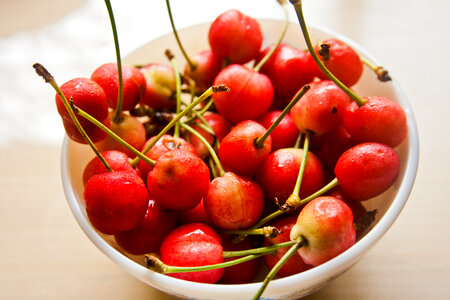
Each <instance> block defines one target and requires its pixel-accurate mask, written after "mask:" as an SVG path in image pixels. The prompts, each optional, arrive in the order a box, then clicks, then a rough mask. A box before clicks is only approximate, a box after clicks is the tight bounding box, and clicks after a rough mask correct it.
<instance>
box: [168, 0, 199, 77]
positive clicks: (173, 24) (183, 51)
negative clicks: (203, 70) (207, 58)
mask: <svg viewBox="0 0 450 300" xmlns="http://www.w3.org/2000/svg"><path fill="white" fill-rule="evenodd" d="M166 5H167V12H168V13H169V19H170V25H172V30H173V34H174V35H175V39H176V40H177V44H178V46H179V47H180V50H181V53H183V56H184V57H185V58H186V60H187V62H188V64H189V67H190V68H191V70H192V71H195V69H196V68H197V64H196V63H195V62H193V61H192V60H191V59H190V58H189V55H187V52H186V51H185V49H184V47H183V45H182V44H181V40H180V37H179V36H178V32H177V29H176V28H175V23H174V21H173V16H172V9H171V8H170V1H169V0H166Z"/></svg>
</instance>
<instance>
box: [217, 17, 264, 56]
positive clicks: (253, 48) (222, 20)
mask: <svg viewBox="0 0 450 300" xmlns="http://www.w3.org/2000/svg"><path fill="white" fill-rule="evenodd" d="M208 41H209V45H210V46H211V50H212V51H213V52H214V54H215V55H216V56H218V57H222V58H227V59H228V60H229V61H230V62H231V63H237V64H245V63H247V62H249V61H251V60H252V59H254V58H256V56H257V55H258V53H259V50H260V48H261V45H262V41H263V35H262V31H261V27H260V26H259V24H258V22H257V21H256V20H255V19H253V18H251V17H249V16H246V15H244V14H242V13H241V12H240V11H238V10H236V9H232V10H229V11H226V12H224V13H223V14H221V15H220V16H218V17H217V18H216V20H214V22H213V23H212V24H211V27H210V29H209V33H208Z"/></svg>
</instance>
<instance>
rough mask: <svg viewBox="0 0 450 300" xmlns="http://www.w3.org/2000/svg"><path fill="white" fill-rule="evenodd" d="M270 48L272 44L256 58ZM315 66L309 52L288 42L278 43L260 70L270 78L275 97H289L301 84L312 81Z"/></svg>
mask: <svg viewBox="0 0 450 300" xmlns="http://www.w3.org/2000/svg"><path fill="white" fill-rule="evenodd" d="M272 48H273V45H272V46H269V47H267V48H266V49H265V50H264V51H262V52H261V53H260V55H259V58H258V60H261V59H262V58H263V57H264V56H265V55H266V54H267V53H269V51H271V49H272ZM316 68H317V67H316V63H315V62H314V59H313V58H312V56H311V55H310V54H309V52H306V51H304V50H299V49H297V48H295V47H292V46H290V45H288V44H280V45H279V46H278V47H277V49H276V50H275V52H274V53H273V54H272V56H271V57H270V58H269V60H267V61H266V63H265V64H264V65H263V66H262V68H261V69H260V72H261V73H263V74H266V75H267V76H268V77H269V78H270V80H271V82H272V84H273V88H274V93H275V97H276V98H280V99H285V98H289V99H290V98H292V97H293V96H294V95H295V93H297V91H298V90H299V89H301V88H302V86H304V85H305V84H308V83H310V82H312V81H313V79H314V77H315V76H316V73H317V69H316Z"/></svg>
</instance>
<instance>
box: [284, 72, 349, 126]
mask: <svg viewBox="0 0 450 300" xmlns="http://www.w3.org/2000/svg"><path fill="white" fill-rule="evenodd" d="M310 86H311V89H310V90H309V91H307V92H306V94H305V95H304V96H303V97H302V98H301V99H300V101H298V102H297V103H296V104H295V105H294V107H292V109H291V112H290V113H291V117H292V119H293V120H294V123H295V125H297V128H298V129H299V130H300V132H304V133H306V132H310V133H314V134H315V135H323V134H325V133H327V132H330V131H332V130H334V129H335V128H337V127H338V126H339V125H341V124H342V115H343V114H344V111H345V109H346V107H347V105H348V104H350V101H351V99H350V97H349V96H348V95H347V94H346V93H344V92H343V91H342V90H341V89H340V88H339V87H338V86H337V85H335V84H334V83H333V82H332V81H329V80H325V81H320V82H313V83H311V84H310Z"/></svg>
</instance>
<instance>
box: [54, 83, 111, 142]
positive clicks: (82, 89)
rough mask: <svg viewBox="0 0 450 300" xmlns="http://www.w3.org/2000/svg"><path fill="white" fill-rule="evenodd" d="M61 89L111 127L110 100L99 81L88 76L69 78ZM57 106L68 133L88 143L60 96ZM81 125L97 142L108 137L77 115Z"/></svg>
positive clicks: (74, 138)
mask: <svg viewBox="0 0 450 300" xmlns="http://www.w3.org/2000/svg"><path fill="white" fill-rule="evenodd" d="M61 91H62V93H63V94H64V96H65V97H66V98H67V100H70V99H72V101H73V103H74V104H75V105H76V106H77V107H79V108H80V109H82V110H83V111H85V112H87V113H88V114H90V115H91V116H93V117H94V118H95V119H97V120H99V121H100V122H102V123H104V125H106V126H107V127H109V123H110V119H109V117H108V101H107V98H106V94H105V92H104V91H103V89H102V88H101V86H100V85H98V83H96V82H95V81H92V80H90V79H88V78H75V79H72V80H69V81H68V82H66V83H64V84H63V85H62V86H61ZM55 102H56V108H57V109H58V113H59V114H60V116H61V118H62V121H63V124H64V128H65V130H66V133H67V135H68V136H69V137H70V138H71V139H72V140H74V141H76V142H78V143H84V144H85V143H86V141H85V140H84V138H83V137H82V136H81V134H80V132H79V131H78V129H77V128H76V126H75V124H74V123H73V121H72V119H71V118H70V115H69V113H68V112H67V110H66V108H65V107H64V104H63V102H62V100H61V98H60V97H59V95H56V96H55ZM77 119H78V120H79V121H80V124H81V126H82V127H83V129H84V130H85V131H86V133H87V134H88V136H89V137H90V139H91V140H92V141H93V142H94V143H95V142H98V141H100V140H102V139H104V138H105V137H106V133H105V132H103V131H102V130H101V129H99V128H98V127H97V126H95V125H93V124H92V123H90V122H89V121H87V120H86V119H84V118H82V117H79V116H77Z"/></svg>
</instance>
